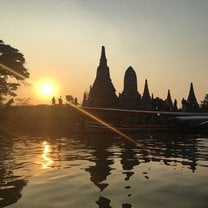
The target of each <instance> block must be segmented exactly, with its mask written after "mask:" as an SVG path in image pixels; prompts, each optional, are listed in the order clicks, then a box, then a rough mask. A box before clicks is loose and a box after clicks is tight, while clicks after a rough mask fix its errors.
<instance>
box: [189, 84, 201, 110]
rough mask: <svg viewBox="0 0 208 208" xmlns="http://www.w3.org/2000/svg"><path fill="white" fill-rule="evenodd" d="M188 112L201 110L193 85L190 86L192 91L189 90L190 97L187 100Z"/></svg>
mask: <svg viewBox="0 0 208 208" xmlns="http://www.w3.org/2000/svg"><path fill="white" fill-rule="evenodd" d="M186 108H187V111H191V112H194V111H197V110H198V109H199V104H198V102H197V99H196V96H195V93H194V87H193V83H191V84H190V90H189V95H188V99H187V107H186Z"/></svg>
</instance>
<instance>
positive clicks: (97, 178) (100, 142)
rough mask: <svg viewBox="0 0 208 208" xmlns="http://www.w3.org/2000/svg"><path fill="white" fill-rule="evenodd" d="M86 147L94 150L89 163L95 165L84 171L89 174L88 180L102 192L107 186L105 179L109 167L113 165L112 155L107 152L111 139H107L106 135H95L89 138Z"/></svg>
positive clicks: (109, 169) (108, 172) (109, 170)
mask: <svg viewBox="0 0 208 208" xmlns="http://www.w3.org/2000/svg"><path fill="white" fill-rule="evenodd" d="M97 137H98V138H97ZM87 145H88V147H89V148H90V149H93V150H94V151H93V152H92V155H93V157H92V159H90V162H93V163H94V164H95V165H93V166H90V167H88V168H86V171H87V172H89V173H90V180H91V181H92V182H93V183H94V184H95V185H96V186H97V187H98V188H99V189H100V191H103V190H104V189H105V188H106V187H107V186H108V183H106V179H107V177H108V176H109V175H110V174H111V170H112V168H111V167H110V166H111V165H112V164H113V159H112V156H113V154H112V153H111V152H109V151H108V148H109V147H110V146H111V145H112V138H111V137H110V138H108V137H106V135H104V136H103V135H97V136H95V137H94V138H93V137H92V138H90V139H89V140H88V143H87Z"/></svg>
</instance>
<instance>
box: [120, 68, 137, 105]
mask: <svg viewBox="0 0 208 208" xmlns="http://www.w3.org/2000/svg"><path fill="white" fill-rule="evenodd" d="M140 99H141V96H140V95H139V93H138V91H137V76H136V73H135V71H134V69H133V68H132V67H131V66H129V67H128V69H127V70H126V72H125V75H124V89H123V92H122V93H121V94H120V95H119V107H120V108H125V109H138V107H139V102H140Z"/></svg>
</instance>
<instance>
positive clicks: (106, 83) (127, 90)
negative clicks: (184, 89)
mask: <svg viewBox="0 0 208 208" xmlns="http://www.w3.org/2000/svg"><path fill="white" fill-rule="evenodd" d="M82 105H83V106H88V107H104V108H122V109H141V110H159V111H178V106H177V100H176V99H174V103H173V101H172V98H171V93H170V90H169V89H168V94H167V98H166V99H165V100H163V99H161V98H159V97H156V98H154V96H153V94H152V96H150V92H149V87H148V82H147V79H146V80H145V84H144V91H143V95H142V96H141V95H140V94H139V92H138V88H137V75H136V72H135V70H134V69H133V67H131V66H129V67H128V69H127V70H126V72H125V75H124V87H123V91H122V92H121V93H119V95H118V96H117V95H116V90H115V88H114V86H113V83H112V81H111V78H110V71H109V67H108V65H107V59H106V54H105V47H104V46H102V48H101V56H100V63H99V66H98V68H97V74H96V78H95V81H94V83H93V85H92V86H90V90H89V93H87V92H84V96H83V102H82ZM198 109H199V104H198V102H197V99H196V96H195V93H194V88H193V84H192V83H191V85H190V91H189V95H188V98H187V100H185V99H184V98H183V100H182V110H183V111H189V112H194V111H197V110H198ZM179 110H180V109H179Z"/></svg>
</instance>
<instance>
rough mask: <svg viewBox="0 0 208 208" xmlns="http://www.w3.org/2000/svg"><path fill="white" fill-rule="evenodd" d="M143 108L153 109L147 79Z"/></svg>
mask: <svg viewBox="0 0 208 208" xmlns="http://www.w3.org/2000/svg"><path fill="white" fill-rule="evenodd" d="M141 109H144V110H151V109H152V99H151V96H150V93H149V88H148V83H147V79H146V80H145V85H144V92H143V95H142V100H141Z"/></svg>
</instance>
